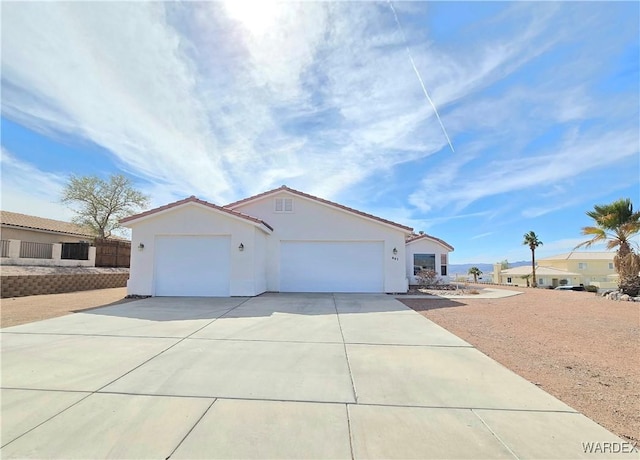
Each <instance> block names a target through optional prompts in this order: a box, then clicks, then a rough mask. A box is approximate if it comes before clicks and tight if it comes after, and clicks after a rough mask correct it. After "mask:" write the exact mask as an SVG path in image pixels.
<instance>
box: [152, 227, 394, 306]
mask: <svg viewBox="0 0 640 460" xmlns="http://www.w3.org/2000/svg"><path fill="white" fill-rule="evenodd" d="M383 248H384V245H383V243H382V242H352V241H331V242H317V241H314V242H308V241H283V242H281V244H280V291H281V292H383V291H384V260H383ZM230 264H231V238H230V237H229V236H158V237H157V238H156V242H155V295H156V296H196V297H208V296H212V297H225V296H229V295H230V284H231V280H230Z"/></svg>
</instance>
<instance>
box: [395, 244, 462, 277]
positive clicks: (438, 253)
mask: <svg viewBox="0 0 640 460" xmlns="http://www.w3.org/2000/svg"><path fill="white" fill-rule="evenodd" d="M451 251H453V246H451V245H449V244H448V243H446V242H445V241H443V240H441V239H440V238H436V237H435V236H431V235H427V234H426V233H423V234H419V235H416V234H412V235H410V236H409V237H408V238H407V242H406V259H407V260H406V264H407V266H406V272H407V276H408V277H409V282H410V283H411V284H413V283H416V282H417V280H416V277H415V275H416V274H417V273H418V272H419V271H420V270H433V271H435V272H436V274H437V275H438V277H439V278H448V277H449V269H448V267H449V252H451Z"/></svg>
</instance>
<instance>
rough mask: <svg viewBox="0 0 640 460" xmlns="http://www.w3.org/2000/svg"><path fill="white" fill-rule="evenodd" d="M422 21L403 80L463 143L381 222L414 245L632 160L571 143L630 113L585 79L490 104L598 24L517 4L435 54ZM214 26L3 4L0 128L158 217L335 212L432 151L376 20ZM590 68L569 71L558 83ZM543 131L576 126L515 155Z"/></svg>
mask: <svg viewBox="0 0 640 460" xmlns="http://www.w3.org/2000/svg"><path fill="white" fill-rule="evenodd" d="M422 7H423V6H420V5H418V4H411V5H409V4H406V5H404V4H399V5H398V11H399V13H400V15H401V17H400V19H401V21H402V22H403V25H404V26H405V30H406V32H407V35H408V38H409V42H410V46H411V52H412V54H413V56H414V57H415V60H416V64H417V67H418V69H419V71H420V72H421V75H422V76H423V78H424V80H425V84H426V86H427V88H428V90H429V92H430V94H431V95H432V97H433V99H434V102H435V103H436V106H438V108H439V109H440V110H441V114H442V117H443V122H444V124H445V127H446V128H447V131H448V132H449V134H450V135H451V136H452V140H453V143H454V145H456V142H457V141H458V140H459V139H460V138H465V136H467V135H468V133H473V134H475V135H476V136H475V140H473V141H471V142H463V144H462V145H463V146H464V148H462V149H461V150H458V151H457V154H456V155H447V156H446V157H442V158H440V157H434V158H433V160H434V161H433V164H430V165H429V167H428V169H427V170H425V172H424V173H423V172H422V170H420V171H418V172H420V173H422V174H421V175H422V177H423V179H422V181H418V182H419V183H417V184H416V186H415V187H413V188H414V189H418V191H417V192H414V193H411V194H410V196H409V197H407V199H406V201H408V202H406V203H403V206H401V207H400V209H399V210H398V211H396V212H395V213H394V212H393V211H392V210H388V212H389V213H391V216H392V217H393V215H397V216H398V219H399V221H400V222H403V223H409V224H410V225H416V226H417V228H428V226H430V225H434V222H436V223H437V222H440V223H442V222H446V221H447V220H450V219H453V218H455V217H456V214H459V211H460V209H462V208H464V207H465V206H468V205H469V204H471V203H473V202H475V201H477V200H480V199H482V198H486V197H492V196H496V195H504V196H506V197H509V196H510V195H509V194H512V193H514V192H518V191H522V190H534V189H540V188H541V187H548V188H549V189H550V190H551V189H553V188H554V187H562V186H563V181H566V180H567V179H568V178H569V177H575V176H577V175H580V174H582V173H585V172H587V171H592V170H594V169H597V168H601V167H605V166H606V165H608V164H611V162H615V161H623V160H626V159H628V158H629V157H630V156H632V155H633V154H637V148H635V149H634V147H633V145H634V144H635V145H636V146H637V143H638V142H637V130H636V129H635V128H636V127H632V128H630V127H629V125H628V124H625V123H622V124H618V123H615V124H614V126H612V127H611V126H607V127H606V129H604V128H602V127H599V128H598V129H592V130H590V131H584V130H583V129H581V128H580V126H579V123H580V122H582V121H584V120H593V119H595V118H597V117H601V118H605V119H607V120H609V119H613V120H619V119H622V120H629V119H630V117H629V113H630V111H633V110H636V111H637V108H635V109H634V107H633V106H634V104H635V101H630V100H629V98H627V97H624V96H625V95H613V96H611V98H610V100H607V101H604V102H603V101H599V100H595V98H594V97H592V96H591V95H590V87H589V85H590V84H591V83H592V82H591V80H589V77H591V76H592V75H593V73H594V72H595V71H596V70H597V69H596V68H597V66H593V63H591V67H589V70H588V72H586V73H585V74H584V78H583V79H582V81H581V82H580V83H579V84H577V83H576V80H575V79H571V78H568V77H567V75H565V73H566V72H565V71H564V70H562V69H560V70H558V72H555V69H554V72H553V75H549V74H548V73H542V74H541V75H534V76H533V77H531V78H532V80H533V81H532V82H525V83H519V84H518V85H516V84H513V83H509V84H508V85H507V87H506V88H501V87H500V83H501V82H503V81H505V80H506V79H508V77H509V76H512V75H513V74H515V73H517V72H518V71H519V70H522V69H523V68H524V67H525V66H527V65H528V64H529V63H531V62H533V61H535V60H536V59H538V58H540V57H541V56H544V54H545V53H546V52H548V51H549V50H550V49H552V47H553V46H555V45H556V44H558V43H560V42H562V40H567V39H572V40H574V39H575V40H578V39H582V38H583V37H584V36H585V34H587V33H588V32H589V31H590V30H591V28H592V26H593V22H594V21H595V20H596V19H594V18H593V17H587V18H583V17H582V16H581V14H582V13H579V14H578V16H579V19H585V20H584V21H574V22H575V23H576V24H573V22H570V21H569V20H568V19H567V14H566V12H565V11H564V10H563V8H564V6H563V5H560V4H544V5H539V4H536V5H533V6H532V5H530V4H514V5H510V6H508V7H507V8H506V9H505V11H504V12H503V13H501V14H500V15H498V16H497V17H494V18H491V19H489V20H484V21H483V22H481V23H479V24H476V25H475V26H476V27H478V29H479V30H483V32H481V33H480V34H478V35H477V36H476V38H477V40H476V41H474V42H473V43H472V44H469V43H467V42H458V43H454V44H453V45H448V44H446V43H437V42H435V41H426V40H424V39H423V38H422V37H424V36H425V32H424V30H423V28H424V26H423V24H422V23H418V22H415V23H414V22H412V20H410V19H413V18H412V16H413V15H412V14H410V12H409V10H412V9H414V10H415V9H416V8H417V9H421V8H422ZM225 8H226V7H225V5H224V4H222V3H217V2H201V3H198V2H187V3H139V2H128V3H63V2H56V3H17V2H16V3H7V4H5V5H3V19H2V21H3V24H2V25H3V43H2V48H3V50H2V51H3V53H2V80H3V81H2V84H3V88H2V89H3V100H2V110H3V114H4V115H5V116H7V117H9V118H11V119H14V120H17V121H19V122H20V123H22V124H24V125H26V126H27V127H30V128H32V129H37V130H40V131H43V132H47V133H50V132H51V131H52V130H55V131H60V132H62V133H63V134H64V135H73V136H79V137H82V138H84V139H88V140H90V141H92V142H95V143H96V144H98V145H100V146H103V147H105V148H106V149H108V150H109V151H110V152H112V154H113V155H114V156H115V157H116V158H117V160H118V162H119V164H121V165H122V169H125V170H126V171H128V172H129V173H131V174H134V175H137V176H139V177H141V178H143V179H145V180H147V181H150V183H151V185H149V186H148V189H147V190H148V191H150V192H151V193H152V195H153V197H154V202H155V203H156V204H162V202H163V201H162V200H174V199H178V198H182V197H184V196H188V195H191V194H196V195H198V196H200V197H201V198H204V199H208V200H212V201H214V202H216V203H226V202H229V201H232V200H234V199H237V198H241V197H244V196H247V195H251V194H254V193H258V192H261V191H264V190H265V189H268V188H271V187H276V186H279V185H281V184H283V183H284V184H287V185H290V186H292V187H295V188H300V189H303V190H305V191H309V192H310V193H313V194H316V195H320V196H324V197H327V198H329V199H335V197H337V196H345V195H346V194H348V193H349V191H350V189H352V188H353V186H354V185H355V184H358V183H363V182H365V181H366V180H368V179H369V180H370V178H371V177H373V176H375V175H376V174H379V173H385V172H387V171H393V170H394V168H395V167H396V166H398V165H403V164H406V163H409V162H412V161H415V160H419V159H424V158H427V157H430V156H432V155H434V154H435V153H437V152H439V151H440V150H442V149H443V147H445V146H446V140H445V139H444V136H443V135H442V132H441V130H440V127H439V125H438V123H437V121H436V119H435V117H434V114H433V110H432V109H431V107H430V106H429V105H428V103H427V102H426V101H425V99H424V95H423V94H422V92H421V88H420V85H419V83H418V81H417V79H416V77H415V75H414V73H413V70H412V68H411V65H410V63H409V60H408V57H407V54H406V51H405V48H404V44H403V43H402V41H401V36H400V34H399V32H398V30H397V29H396V27H395V23H394V22H393V17H392V13H391V11H390V9H389V7H388V5H386V4H383V3H382V4H372V3H349V2H346V3H340V2H339V3H321V2H318V3H306V2H305V3H287V2H284V3H270V4H269V8H270V9H268V10H267V11H265V12H264V16H265V17H264V18H260V17H254V18H252V19H251V20H252V21H260V20H262V21H265V20H267V19H269V20H270V21H271V24H272V25H273V24H276V26H275V27H273V26H272V27H261V25H260V23H259V22H258V23H256V22H254V23H253V25H252V23H251V22H248V21H247V19H246V17H245V18H243V17H242V15H238V14H236V16H234V18H232V19H231V20H230V19H229V18H228V15H227V13H228V12H227V11H225ZM573 10H574V9H572V11H573ZM576 11H577V9H576ZM243 14H244V13H243ZM403 14H404V16H403ZM405 19H406V20H405ZM572 19H573V17H572ZM264 24H266V23H264ZM264 24H263V25H264ZM559 25H561V26H562V27H559ZM572 33H576V37H577V38H573V37H572ZM427 36H428V34H427ZM417 37H420V38H419V39H417ZM567 37H568V38H567ZM587 60H588V59H587V57H584V56H579V57H578V58H574V59H573V60H572V62H569V63H567V64H566V65H569V66H572V69H573V70H572V72H571V75H574V74H576V73H577V71H576V69H580V68H581V66H582V65H586V64H584V61H587ZM563 65H564V63H563ZM563 68H564V67H563ZM556 75H562V77H563V79H562V80H558V79H557V78H556ZM571 75H570V76H571ZM551 77H553V78H551ZM492 85H496V86H497V88H494V91H492V92H491V93H490V94H487V95H482V94H481V91H482V90H484V89H485V88H488V87H491V86H492ZM636 105H637V104H636ZM443 108H444V111H443V110H442V109H443ZM552 124H559V125H562V126H565V125H566V126H568V125H571V124H575V125H576V126H575V127H573V128H571V129H569V128H567V129H566V130H565V131H564V132H565V136H566V137H565V139H564V140H563V141H559V142H556V143H555V144H553V146H552V147H546V146H545V147H538V148H535V149H533V151H528V150H527V148H529V147H530V144H531V143H532V142H534V141H535V140H536V138H537V137H538V136H540V133H541V132H544V131H545V130H547V129H548V128H549V126H550V125H552ZM566 133H573V137H570V136H568V135H567V134H566ZM461 142H462V141H461ZM456 147H457V146H456ZM603 151H607V152H611V154H610V155H606V156H605V155H602V152H603ZM431 159H432V158H429V160H431ZM470 171H473V174H469V172H470ZM414 173H415V172H414ZM412 175H413V174H412ZM401 180H411V179H410V178H408V177H406V178H405V177H403V178H401ZM376 185H377V184H376ZM377 192H378V193H380V194H381V195H382V194H383V190H378V191H377ZM443 210H446V212H445V211H443ZM370 211H371V210H370ZM543 211H544V210H543ZM385 212H387V211H386V210H385ZM435 212H438V213H439V215H438V218H436V219H427V217H430V216H428V215H427V214H426V213H430V214H433V213H435ZM525 212H529V213H530V215H531V216H533V215H534V214H535V213H537V212H541V211H540V210H539V209H531V210H529V211H525ZM442 214H445V215H442ZM469 214H473V212H470V213H469ZM384 215H389V214H384ZM438 219H439V220H438Z"/></svg>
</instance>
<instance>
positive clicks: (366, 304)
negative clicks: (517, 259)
mask: <svg viewBox="0 0 640 460" xmlns="http://www.w3.org/2000/svg"><path fill="white" fill-rule="evenodd" d="M0 335H1V339H2V379H1V383H2V448H1V450H0V455H2V457H3V458H28V457H37V458H44V457H46V458H107V457H108V458H160V459H164V458H172V459H173V458H332V459H334V458H347V459H348V458H474V459H477V458H602V457H606V452H605V455H603V454H602V452H601V451H600V454H598V455H594V454H593V453H585V448H584V446H583V443H592V444H593V445H595V446H600V449H602V446H605V447H606V445H605V444H603V443H614V444H610V446H614V445H618V446H622V441H621V440H620V439H619V438H617V437H616V436H614V435H612V434H611V433H609V432H608V431H607V430H605V429H604V428H602V427H600V426H599V425H597V424H596V423H595V422H593V421H591V420H589V419H588V418H586V417H584V416H583V415H581V414H579V413H577V412H576V411H575V410H573V409H572V408H571V407H569V406H567V405H565V404H564V403H562V402H561V401H559V400H557V399H555V398H554V397H552V396H550V395H549V394H547V393H545V392H544V391H542V390H541V389H539V388H538V387H536V386H535V385H533V384H531V383H529V382H527V381H526V380H524V379H522V378H521V377H519V376H517V375H516V374H514V373H512V372H511V371H509V370H507V369H506V368H504V367H503V366H501V365H500V364H498V363H497V362H495V361H493V360H492V359H490V358H488V357H487V356H485V355H483V354H482V353H480V352H479V351H478V350H476V349H475V348H473V347H472V346H470V345H469V344H468V343H466V342H464V341H463V340H461V339H459V338H458V337H456V336H455V335H453V334H451V333H449V332H447V331H446V330H444V329H442V328H441V327H439V326H437V325H436V324H434V323H432V322H431V321H429V320H427V319H426V318H424V317H422V316H421V315H419V314H418V313H416V312H414V311H413V310H411V309H409V308H407V307H405V306H404V305H403V304H401V303H400V302H398V301H396V300H395V299H393V298H392V297H390V296H384V295H357V294H335V295H331V294H265V295H262V296H259V297H255V298H224V299H222V298H221V299H214V298H188V299H187V298H150V299H144V300H140V301H136V302H131V303H127V304H122V305H117V306H113V307H105V308H98V309H94V310H89V311H84V312H82V313H76V314H73V315H70V316H65V317H61V318H54V319H50V320H46V321H41V322H38V323H31V324H27V325H22V326H16V327H12V328H7V329H3V330H2V332H1V334H0ZM597 443H600V444H597ZM595 448H596V449H598V447H595ZM592 449H593V447H592ZM609 449H612V448H611V447H609ZM596 452H598V450H596ZM631 456H633V458H635V456H637V454H631ZM610 457H611V458H624V457H625V456H624V455H621V454H619V453H613V454H610Z"/></svg>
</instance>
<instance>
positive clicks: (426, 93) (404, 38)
mask: <svg viewBox="0 0 640 460" xmlns="http://www.w3.org/2000/svg"><path fill="white" fill-rule="evenodd" d="M387 3H389V6H390V7H391V11H393V17H394V18H396V24H397V25H398V29H400V33H401V34H402V40H404V46H405V48H406V49H407V54H408V55H409V61H411V66H412V67H413V71H414V72H415V73H416V77H418V81H419V82H420V86H422V92H424V95H425V96H426V97H427V100H428V101H429V104H431V107H433V111H434V112H435V114H436V118H437V119H438V122H439V123H440V127H441V128H442V132H443V133H444V137H446V138H447V142H448V143H449V147H451V151H452V152H454V153H455V150H454V148H453V144H452V143H451V139H449V135H448V134H447V130H446V129H444V125H443V124H442V120H441V119H440V114H439V113H438V109H436V106H435V104H434V103H433V101H432V100H431V98H430V97H429V93H428V92H427V88H425V86H424V82H423V81H422V77H421V76H420V72H418V68H417V67H416V63H415V62H414V60H413V56H412V55H411V51H410V50H409V45H408V44H407V37H406V36H405V35H404V30H402V26H401V25H400V20H399V19H398V15H397V14H396V9H395V8H394V7H393V3H391V0H387Z"/></svg>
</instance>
